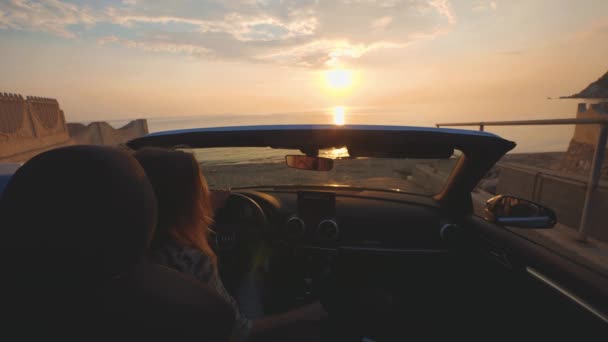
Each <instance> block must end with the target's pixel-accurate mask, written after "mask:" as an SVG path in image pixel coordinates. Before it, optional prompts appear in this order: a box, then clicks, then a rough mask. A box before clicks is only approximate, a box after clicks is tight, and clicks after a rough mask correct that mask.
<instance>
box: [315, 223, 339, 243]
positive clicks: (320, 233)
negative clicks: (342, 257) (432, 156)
mask: <svg viewBox="0 0 608 342" xmlns="http://www.w3.org/2000/svg"><path fill="white" fill-rule="evenodd" d="M338 234H339V230H338V224H337V223H336V221H334V220H323V221H321V222H320V223H319V226H318V227H317V238H318V239H319V240H322V241H332V240H335V239H337V238H338Z"/></svg>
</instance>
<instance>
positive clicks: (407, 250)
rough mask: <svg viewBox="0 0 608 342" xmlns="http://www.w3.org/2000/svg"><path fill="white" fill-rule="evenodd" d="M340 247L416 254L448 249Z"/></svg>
mask: <svg viewBox="0 0 608 342" xmlns="http://www.w3.org/2000/svg"><path fill="white" fill-rule="evenodd" d="M339 249H341V250H347V251H357V252H388V253H416V254H443V253H447V252H448V251H447V250H445V249H427V248H376V247H357V246H342V247H340V248H339Z"/></svg>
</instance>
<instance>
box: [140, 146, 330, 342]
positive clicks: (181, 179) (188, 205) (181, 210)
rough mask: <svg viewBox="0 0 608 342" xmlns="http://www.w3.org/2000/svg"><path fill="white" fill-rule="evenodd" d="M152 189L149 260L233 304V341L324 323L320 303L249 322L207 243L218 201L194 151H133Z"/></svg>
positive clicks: (152, 149)
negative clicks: (154, 205) (154, 204)
mask: <svg viewBox="0 0 608 342" xmlns="http://www.w3.org/2000/svg"><path fill="white" fill-rule="evenodd" d="M135 158H136V159H137V160H138V161H139V162H140V163H141V165H142V166H143V168H144V170H145V171H146V175H147V176H148V178H149V180H150V182H151V183H152V186H153V187H154V190H155V193H156V197H157V201H158V225H157V229H156V233H155V237H154V239H153V241H152V250H151V257H152V259H153V260H154V261H156V262H157V263H160V264H162V265H165V266H167V267H171V268H174V269H176V270H178V271H180V272H183V273H187V274H190V275H193V276H194V277H196V278H197V279H199V280H200V281H202V282H205V283H207V284H208V285H209V286H210V287H211V288H213V289H214V290H215V291H217V292H218V294H219V295H221V296H222V297H223V298H224V299H225V300H226V301H228V303H230V304H231V305H232V306H233V308H234V310H235V314H236V323H235V326H234V329H233V337H234V339H236V340H246V339H248V337H249V336H250V335H257V334H259V333H262V332H268V331H272V330H275V329H277V328H282V327H285V326H288V325H290V324H291V323H295V322H298V321H314V320H320V319H321V318H322V317H323V316H324V315H325V311H324V310H323V308H322V306H321V305H320V304H319V303H318V302H316V303H313V304H310V305H307V306H304V307H302V308H299V309H295V310H292V311H289V312H286V313H284V314H279V315H273V316H266V317H261V318H256V319H254V320H250V319H248V318H246V317H244V316H243V315H241V312H240V310H239V307H238V304H237V302H236V301H235V300H234V298H233V297H232V296H231V295H230V294H229V293H228V291H226V289H225V288H224V285H223V283H222V280H221V279H220V276H219V273H218V269H217V257H216V255H215V253H214V252H213V250H212V249H211V246H210V245H209V241H208V238H209V233H210V228H209V227H210V225H211V224H212V222H213V214H214V210H215V209H216V208H214V201H213V199H212V195H211V192H210V191H209V188H208V186H207V182H206V180H205V177H204V176H203V173H202V170H201V167H200V165H199V164H198V162H197V160H196V159H195V158H194V156H193V155H192V154H191V153H187V152H183V151H177V150H167V149H160V148H144V149H141V150H138V151H137V152H136V153H135Z"/></svg>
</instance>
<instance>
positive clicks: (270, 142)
mask: <svg viewBox="0 0 608 342" xmlns="http://www.w3.org/2000/svg"><path fill="white" fill-rule="evenodd" d="M128 145H129V146H130V147H131V148H133V149H139V148H142V147H146V146H157V147H166V148H179V149H185V150H188V151H191V152H193V153H194V154H195V156H197V158H198V159H199V161H200V162H201V164H202V166H203V172H204V174H205V176H206V178H207V181H208V183H209V185H210V187H211V188H230V189H231V191H232V196H231V197H230V199H229V200H228V202H227V204H226V206H225V207H224V208H223V209H222V210H221V211H220V212H219V213H218V214H217V217H216V224H215V226H214V229H215V231H216V242H217V244H216V248H217V250H218V251H219V255H220V263H221V266H220V269H221V270H222V271H223V277H224V279H225V282H226V283H227V284H229V285H230V286H231V288H235V287H236V285H237V284H238V283H239V281H240V277H241V276H242V274H243V273H244V272H246V271H247V270H249V269H250V268H251V267H254V266H255V265H256V262H257V264H258V265H259V263H260V260H263V269H264V270H265V274H266V281H265V286H266V287H267V293H268V296H267V298H266V303H265V307H266V309H267V311H269V312H270V313H272V312H280V311H283V310H285V309H287V308H290V307H293V306H296V305H298V304H301V303H304V302H307V301H311V300H314V299H320V300H321V301H322V303H323V304H324V306H325V307H326V308H327V310H328V312H329V320H328V322H326V323H325V324H324V326H323V327H322V336H323V337H324V339H326V340H328V341H336V340H352V341H355V340H359V341H360V340H362V339H364V340H365V339H367V340H377V341H386V340H395V341H404V340H407V339H408V337H411V336H426V337H433V336H440V335H444V334H447V335H449V336H453V337H458V336H460V337H473V336H481V337H486V338H492V337H499V336H503V337H504V336H505V335H512V336H518V337H521V338H524V339H527V338H529V337H531V336H542V337H545V338H546V337H549V336H561V337H563V336H564V335H563V334H564V333H575V334H576V336H579V337H580V336H598V335H595V334H598V333H600V332H604V333H605V332H606V327H607V325H606V323H607V322H608V320H607V316H606V309H607V308H608V279H607V278H605V277H603V276H601V275H599V274H596V273H594V272H593V271H592V270H590V269H588V268H586V267H585V266H584V265H580V264H577V263H575V262H573V261H571V260H569V259H567V258H564V257H562V256H560V255H558V254H556V253H554V252H553V251H551V250H550V249H547V248H545V247H543V246H541V245H539V244H537V243H535V242H533V241H530V240H528V239H526V238H524V237H523V236H522V235H520V234H518V230H521V229H549V228H551V227H552V226H553V225H554V224H555V222H556V217H555V214H554V213H553V211H552V210H551V209H549V208H545V207H543V206H541V205H539V204H536V203H531V202H529V201H526V200H523V199H519V198H513V197H510V196H508V194H504V195H499V196H497V197H495V198H493V199H491V200H489V201H488V202H487V203H486V204H485V213H483V214H482V216H483V217H479V216H477V215H475V214H474V210H473V207H474V205H473V204H474V203H473V201H472V196H471V192H472V191H473V190H474V188H475V186H476V185H477V183H478V182H479V181H480V179H482V178H483V177H484V175H485V174H486V173H487V172H488V171H489V170H490V168H491V167H492V166H493V165H494V164H495V163H496V162H497V161H498V160H499V159H500V158H501V157H502V156H503V155H504V154H505V153H507V152H508V151H509V150H511V149H512V148H513V147H514V146H515V143H513V142H511V141H507V140H505V139H502V138H500V137H498V136H496V135H494V134H491V133H485V132H478V131H466V130H453V129H435V128H417V127H397V126H348V125H347V126H333V125H332V126H329V125H327V126H323V125H313V126H305V125H296V126H254V127H227V128H205V129H192V130H180V131H169V132H160V133H154V134H150V135H148V136H146V137H142V138H139V139H135V140H133V141H131V142H130V143H129V144H128ZM507 227H508V228H507ZM514 227H515V228H514ZM252 265H253V266H252ZM488 334H489V335H488Z"/></svg>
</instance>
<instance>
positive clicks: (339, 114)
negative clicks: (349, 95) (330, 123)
mask: <svg viewBox="0 0 608 342" xmlns="http://www.w3.org/2000/svg"><path fill="white" fill-rule="evenodd" d="M332 111H333V113H334V124H335V125H338V126H342V125H344V123H345V120H344V107H342V106H337V107H334V108H333V109H332Z"/></svg>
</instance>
